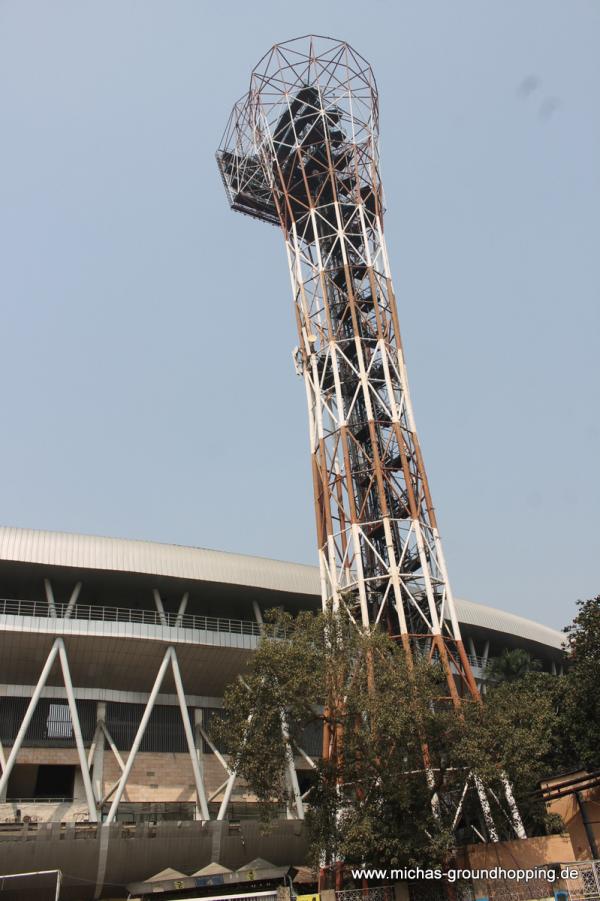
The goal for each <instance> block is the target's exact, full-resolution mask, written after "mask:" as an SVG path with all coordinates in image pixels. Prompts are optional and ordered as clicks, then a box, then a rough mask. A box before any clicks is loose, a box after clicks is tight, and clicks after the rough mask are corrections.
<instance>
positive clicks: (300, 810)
mask: <svg viewBox="0 0 600 901" xmlns="http://www.w3.org/2000/svg"><path fill="white" fill-rule="evenodd" d="M281 734H282V735H283V740H284V742H285V761H286V766H287V770H288V779H289V783H290V790H291V792H292V798H293V800H294V805H295V807H296V816H297V817H298V819H299V820H303V819H304V804H303V803H302V794H301V792H300V786H299V784H298V773H297V772H296V766H295V764H294V753H293V751H292V746H291V743H290V731H289V728H288V724H287V720H286V718H285V714H284V713H283V711H282V712H281Z"/></svg>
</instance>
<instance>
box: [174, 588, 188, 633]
mask: <svg viewBox="0 0 600 901" xmlns="http://www.w3.org/2000/svg"><path fill="white" fill-rule="evenodd" d="M189 599H190V593H189V591H186V592H185V594H184V595H183V597H182V598H181V603H180V605H179V609H178V611H177V619H176V620H175V625H176V626H181V623H182V622H183V615H184V613H185V611H186V608H187V605H188V601H189Z"/></svg>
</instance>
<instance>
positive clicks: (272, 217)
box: [217, 36, 524, 838]
mask: <svg viewBox="0 0 600 901" xmlns="http://www.w3.org/2000/svg"><path fill="white" fill-rule="evenodd" d="M217 160H218V164H219V168H220V171H221V175H222V177H223V181H224V183H225V188H226V191H227V194H228V197H229V201H230V204H231V206H232V208H233V209H234V210H238V211H240V212H242V213H246V214H248V215H250V216H253V217H255V218H257V219H260V220H261V221H263V222H270V223H272V224H274V225H279V226H280V227H281V229H282V231H283V234H284V238H285V245H286V250H287V256H288V262H289V269H290V277H291V283H292V293H293V297H294V302H295V312H296V321H297V327H298V336H299V345H298V348H296V350H295V360H296V366H297V369H298V371H299V372H300V373H301V374H302V375H303V377H304V383H305V387H306V397H307V401H308V414H309V426H310V445H311V453H312V472H313V483H314V498H315V509H316V518H317V534H318V545H319V564H320V573H321V589H322V600H323V605H324V607H326V606H327V605H329V604H331V605H333V608H334V610H335V609H337V610H345V611H346V612H347V614H348V615H349V616H350V617H351V618H352V619H353V620H354V621H355V622H356V623H357V625H359V626H360V627H362V628H365V629H369V628H372V627H373V626H374V625H376V624H381V625H382V626H383V627H385V628H387V630H388V631H389V633H390V634H391V635H392V636H394V637H395V638H397V639H398V640H400V641H401V642H402V644H403V646H404V649H405V651H406V654H407V655H408V657H409V660H413V659H414V658H415V657H416V656H417V655H418V656H425V657H428V658H429V659H432V660H436V661H439V663H440V664H441V666H442V667H443V669H444V672H445V675H446V682H447V686H448V696H449V698H450V699H451V700H452V702H453V703H454V705H455V706H456V707H460V705H461V703H462V701H463V699H469V700H478V699H479V693H478V689H477V686H476V683H475V679H474V677H473V674H472V671H471V667H470V664H469V660H468V658H467V655H466V653H465V650H464V647H463V643H462V639H461V634H460V627H459V623H458V619H457V616H456V611H455V606H454V600H453V597H452V591H451V588H450V583H449V580H448V574H447V571H446V564H445V561H444V554H443V550H442V543H441V540H440V535H439V532H438V526H437V520H436V514H435V510H434V507H433V503H432V500H431V494H430V491H429V485H428V481H427V475H426V472H425V467H424V464H423V458H422V455H421V450H420V447H419V441H418V438H417V431H416V427H415V421H414V416H413V409H412V404H411V400H410V394H409V390H408V382H407V376H406V366H405V361H404V354H403V350H402V343H401V338H400V329H399V324H398V312H397V308H396V300H395V297H394V289H393V286H392V278H391V274H390V267H389V262H388V256H387V250H386V245H385V238H384V231H383V216H384V205H383V190H382V184H381V178H380V173H379V149H378V98H377V87H376V83H375V78H374V76H373V72H372V70H371V68H370V66H369V64H368V63H367V62H366V61H365V60H364V59H363V58H362V57H361V56H360V55H359V54H358V53H357V52H356V51H355V50H353V49H352V48H351V47H350V46H349V45H348V44H346V43H345V42H341V41H336V40H333V39H331V38H325V37H316V36H307V37H303V38H298V39H296V40H292V41H288V42H286V43H283V44H278V45H276V46H274V47H273V48H272V49H271V50H270V51H269V52H268V53H267V54H266V55H265V56H264V57H263V58H262V60H261V61H260V62H259V63H258V65H257V66H256V67H255V69H254V70H253V72H252V75H251V79H250V89H249V91H248V93H247V94H246V95H245V96H244V97H243V98H242V99H241V100H240V101H239V102H238V103H237V104H236V105H235V106H234V109H233V112H232V114H231V117H230V119H229V123H228V126H227V129H226V131H225V135H224V138H223V141H222V143H221V146H220V148H219V150H218V152H217ZM506 787H507V792H508V799H509V806H510V807H511V811H512V814H513V821H514V820H515V817H516V818H517V819H516V831H517V833H518V834H521V831H522V828H523V827H522V824H520V818H519V817H518V811H516V807H514V800H512V796H511V795H510V788H509V786H508V783H507V785H506ZM479 794H480V799H481V801H482V806H483V807H484V813H486V807H487V814H489V805H488V804H487V802H486V798H485V795H484V794H483V789H482V787H481V786H480V787H479ZM486 822H487V824H488V832H489V833H490V835H491V837H495V838H497V834H496V833H495V830H494V827H493V823H492V822H491V819H490V817H489V815H486ZM522 834H523V835H524V832H522Z"/></svg>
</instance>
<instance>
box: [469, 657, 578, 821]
mask: <svg viewBox="0 0 600 901" xmlns="http://www.w3.org/2000/svg"><path fill="white" fill-rule="evenodd" d="M510 672H511V674H514V672H515V670H514V669H513V668H511V669H510ZM563 699H564V679H563V678H562V677H558V676H553V675H550V674H549V673H539V672H525V673H523V674H522V675H521V676H520V677H519V678H518V679H516V678H513V679H512V680H510V679H508V680H506V681H503V682H499V683H497V684H496V685H494V684H492V685H491V686H490V687H489V688H488V691H487V693H486V696H485V704H483V705H470V706H469V707H468V708H467V709H466V710H465V728H464V729H463V730H462V732H461V735H460V737H459V740H458V743H457V746H456V747H455V749H454V753H455V756H456V758H457V759H458V760H460V761H462V762H463V763H464V764H465V765H468V766H469V767H471V768H472V769H473V771H474V772H476V773H477V774H478V775H479V776H480V778H481V779H482V781H483V782H484V784H485V785H486V786H487V788H488V794H490V795H491V797H492V802H493V803H495V800H494V799H495V798H498V799H499V798H501V797H502V794H503V791H504V787H503V784H502V776H503V774H505V775H506V776H507V777H508V779H509V781H510V783H511V786H512V790H513V792H514V795H515V797H516V798H517V800H518V806H519V812H520V814H521V817H522V819H523V821H524V825H525V828H526V831H527V833H528V835H536V834H540V833H542V834H543V833H551V832H555V831H556V830H557V829H560V828H561V823H560V820H559V819H557V817H555V816H553V815H548V813H547V811H546V808H545V805H544V803H543V801H542V800H541V797H540V796H539V795H538V794H537V793H536V789H537V788H538V785H539V782H540V780H541V779H543V778H545V777H547V776H548V775H550V774H552V773H554V772H556V770H557V769H559V768H560V767H561V766H562V764H563V762H564V753H563V748H562V745H561V741H560V734H561V712H562V709H563V707H564V702H563ZM510 837H513V838H514V835H513V836H510Z"/></svg>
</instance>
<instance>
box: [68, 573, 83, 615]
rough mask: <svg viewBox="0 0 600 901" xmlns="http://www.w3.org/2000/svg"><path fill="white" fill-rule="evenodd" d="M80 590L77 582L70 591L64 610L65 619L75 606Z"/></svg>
mask: <svg viewBox="0 0 600 901" xmlns="http://www.w3.org/2000/svg"><path fill="white" fill-rule="evenodd" d="M80 592H81V582H77V584H76V585H75V587H74V589H73V591H72V592H71V597H70V598H69V603H68V604H67V609H66V610H65V619H69V618H70V616H71V614H72V612H73V608H74V607H75V605H76V603H77V600H78V598H79V593H80Z"/></svg>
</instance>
